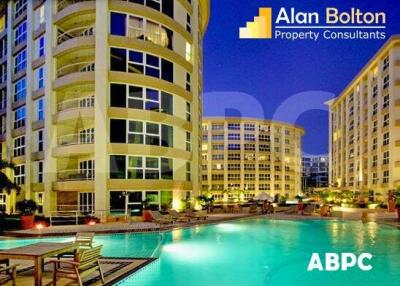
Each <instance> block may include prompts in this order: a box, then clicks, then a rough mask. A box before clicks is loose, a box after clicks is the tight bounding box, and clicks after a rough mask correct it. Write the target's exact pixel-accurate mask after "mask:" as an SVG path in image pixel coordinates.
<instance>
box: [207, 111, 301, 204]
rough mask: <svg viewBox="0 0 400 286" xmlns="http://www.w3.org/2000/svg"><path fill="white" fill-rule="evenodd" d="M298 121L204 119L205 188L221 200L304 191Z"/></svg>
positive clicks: (291, 193) (281, 195)
mask: <svg viewBox="0 0 400 286" xmlns="http://www.w3.org/2000/svg"><path fill="white" fill-rule="evenodd" d="M303 134H304V130H303V129H302V128H300V127H298V126H295V125H290V124H286V123H281V122H274V121H269V120H262V119H253V118H222V117H221V118H204V119H203V145H202V154H203V158H202V159H203V167H202V168H203V193H208V194H212V195H213V196H214V198H215V199H216V200H217V201H223V200H229V199H235V200H242V201H245V200H249V199H250V198H252V197H254V196H255V195H257V194H259V193H261V192H266V193H268V194H269V195H271V196H274V197H277V198H278V197H290V198H293V197H294V196H296V195H297V194H298V193H300V192H301V138H302V136H303Z"/></svg>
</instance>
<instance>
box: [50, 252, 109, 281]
mask: <svg viewBox="0 0 400 286" xmlns="http://www.w3.org/2000/svg"><path fill="white" fill-rule="evenodd" d="M102 247H103V246H102V245H99V246H96V247H93V248H89V249H83V250H79V251H78V252H77V253H76V254H75V257H74V260H73V261H70V260H59V259H57V260H51V261H50V262H51V263H53V265H54V268H53V285H54V286H56V285H57V279H58V278H66V279H70V280H74V281H76V282H78V284H79V285H80V286H83V283H82V278H84V277H87V276H89V275H91V274H92V273H93V272H96V271H98V272H99V273H100V278H101V282H102V283H103V284H104V275H103V271H102V270H101V266H100V262H99V259H100V258H101V249H102Z"/></svg>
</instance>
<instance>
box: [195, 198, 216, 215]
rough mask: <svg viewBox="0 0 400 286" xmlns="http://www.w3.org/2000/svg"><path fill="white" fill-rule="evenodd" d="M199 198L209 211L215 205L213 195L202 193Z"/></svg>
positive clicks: (208, 211)
mask: <svg viewBox="0 0 400 286" xmlns="http://www.w3.org/2000/svg"><path fill="white" fill-rule="evenodd" d="M197 200H198V201H199V202H200V205H201V207H202V209H203V210H207V213H210V212H211V211H212V207H213V203H214V197H213V196H206V195H201V196H198V197H197Z"/></svg>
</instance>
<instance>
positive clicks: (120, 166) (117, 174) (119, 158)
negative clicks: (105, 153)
mask: <svg viewBox="0 0 400 286" xmlns="http://www.w3.org/2000/svg"><path fill="white" fill-rule="evenodd" d="M125 166H126V162H125V156H123V155H111V156H110V178H111V179H125V178H126V175H125V170H126V168H125Z"/></svg>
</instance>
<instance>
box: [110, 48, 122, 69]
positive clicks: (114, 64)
mask: <svg viewBox="0 0 400 286" xmlns="http://www.w3.org/2000/svg"><path fill="white" fill-rule="evenodd" d="M111 70H112V71H121V72H126V50H125V49H119V48H111Z"/></svg>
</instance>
